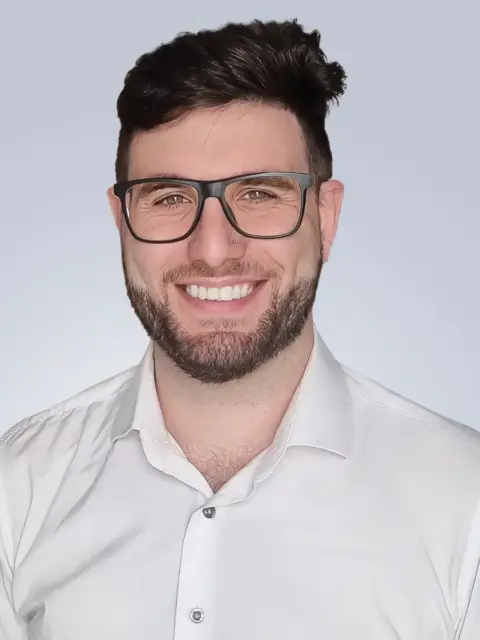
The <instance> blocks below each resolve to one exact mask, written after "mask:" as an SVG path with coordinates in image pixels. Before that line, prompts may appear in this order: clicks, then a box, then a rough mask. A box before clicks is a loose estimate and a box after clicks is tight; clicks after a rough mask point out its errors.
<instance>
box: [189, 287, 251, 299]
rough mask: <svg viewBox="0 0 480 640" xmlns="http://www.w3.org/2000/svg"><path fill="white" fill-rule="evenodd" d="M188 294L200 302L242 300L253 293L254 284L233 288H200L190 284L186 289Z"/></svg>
mask: <svg viewBox="0 0 480 640" xmlns="http://www.w3.org/2000/svg"><path fill="white" fill-rule="evenodd" d="M185 290H186V292H187V293H188V295H189V296H192V298H199V299H200V300H220V301H226V302H228V301H230V300H240V299H241V298H246V297H247V296H249V295H250V294H251V293H252V291H253V285H252V284H236V285H235V286H233V287H199V286H197V285H196V284H189V285H188V286H187V287H185Z"/></svg>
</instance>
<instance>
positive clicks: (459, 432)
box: [342, 366, 480, 459]
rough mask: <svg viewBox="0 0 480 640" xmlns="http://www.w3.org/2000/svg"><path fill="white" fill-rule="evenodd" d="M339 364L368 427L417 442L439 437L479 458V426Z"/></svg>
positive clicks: (357, 410)
mask: <svg viewBox="0 0 480 640" xmlns="http://www.w3.org/2000/svg"><path fill="white" fill-rule="evenodd" d="M342 368H343V371H344V373H345V374H346V377H347V382H348V387H349V390H350V395H351V397H352V401H353V405H354V408H355V410H356V412H357V415H358V416H359V419H360V421H362V419H363V420H364V421H365V420H366V421H367V423H368V425H367V424H366V425H365V426H367V428H368V427H370V428H371V429H372V430H375V431H385V432H388V433H389V435H390V436H394V435H398V437H404V438H412V439H414V440H415V439H417V443H416V444H419V445H421V444H422V440H428V441H431V440H432V439H433V440H435V439H438V440H439V441H444V442H446V443H449V444H450V446H452V447H453V446H455V445H458V446H459V447H461V448H463V449H464V450H469V451H471V452H472V455H474V456H478V457H479V459H480V431H479V430H477V429H475V428H472V427H470V426H468V425H465V424H462V423H460V422H457V421H456V420H454V419H452V418H448V417H446V416H443V415H441V414H439V413H436V412H435V411H432V410H431V409H428V408H427V407H425V406H422V405H421V404H418V403H416V402H414V401H413V400H410V399H408V398H405V397H404V396H402V395H400V394H399V393H396V392H395V391H392V390H391V389H388V388H386V387H385V386H383V385H381V384H379V383H378V382H376V381H374V380H372V379H370V378H368V377H367V376H365V375H362V374H360V373H358V372H356V371H353V370H352V369H349V368H348V367H345V366H342ZM478 427H479V428H480V424H479V425H478Z"/></svg>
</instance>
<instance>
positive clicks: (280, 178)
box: [139, 169, 289, 186]
mask: <svg viewBox="0 0 480 640" xmlns="http://www.w3.org/2000/svg"><path fill="white" fill-rule="evenodd" d="M257 173H289V172H288V171H281V170H280V169H279V170H278V171H275V170H272V169H258V170H257V171H249V172H248V173H245V174H237V175H235V176H226V177H225V178H217V179H213V180H198V178H188V177H187V176H185V175H181V174H179V173H175V172H174V171H168V172H167V171H156V172H148V173H146V174H145V175H143V176H142V177H140V178H139V180H153V179H155V178H161V179H162V180H164V179H167V180H168V179H169V178H171V179H172V180H190V181H192V182H217V181H218V182H221V181H222V180H230V179H231V178H242V177H243V176H244V175H246V176H248V175H251V174H257ZM245 180H248V181H249V182H250V181H252V182H253V181H254V180H257V181H258V182H261V181H264V180H272V181H275V180H278V186H282V185H285V184H286V182H287V180H288V178H285V177H284V176H278V177H275V176H270V177H265V176H259V177H256V176H255V175H253V176H252V177H251V178H245Z"/></svg>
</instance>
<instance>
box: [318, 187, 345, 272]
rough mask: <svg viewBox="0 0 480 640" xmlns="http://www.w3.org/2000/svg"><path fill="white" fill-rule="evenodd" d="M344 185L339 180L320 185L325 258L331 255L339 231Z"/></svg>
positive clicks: (319, 198)
mask: <svg viewBox="0 0 480 640" xmlns="http://www.w3.org/2000/svg"><path fill="white" fill-rule="evenodd" d="M343 194H344V186H343V184H342V183H341V182H339V181H338V180H328V181H327V182H324V183H323V184H322V185H321V187H320V193H319V197H318V214H319V217H320V228H321V230H322V243H323V259H324V261H325V262H326V261H327V260H328V258H329V256H330V251H331V249H332V245H333V241H334V240H335V235H336V233H337V227H338V218H339V217H340V211H341V209H342V202H343Z"/></svg>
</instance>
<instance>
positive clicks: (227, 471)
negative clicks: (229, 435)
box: [183, 443, 265, 492]
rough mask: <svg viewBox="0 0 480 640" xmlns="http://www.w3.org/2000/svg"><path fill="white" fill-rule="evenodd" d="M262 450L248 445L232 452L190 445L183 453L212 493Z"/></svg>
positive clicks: (230, 450) (262, 448)
mask: <svg viewBox="0 0 480 640" xmlns="http://www.w3.org/2000/svg"><path fill="white" fill-rule="evenodd" d="M264 448H265V447H260V446H258V445H254V444H253V443H250V444H245V445H242V446H239V447H237V448H235V449H233V450H232V449H229V450H226V449H219V448H214V447H200V446H199V445H197V444H195V443H191V444H188V445H187V446H186V447H185V448H184V449H183V451H184V454H185V456H186V457H187V459H188V460H189V461H190V462H191V463H192V464H193V466H194V467H196V468H197V469H198V470H199V471H200V473H201V474H202V475H203V477H204V478H205V480H206V481H207V482H208V484H209V486H210V487H211V489H212V491H214V492H217V491H218V490H219V489H221V487H223V485H225V484H226V483H227V482H228V481H229V480H230V479H231V478H233V476H235V475H236V474H237V473H238V472H239V471H241V470H242V469H243V468H245V467H246V466H247V465H248V464H250V462H252V460H254V459H255V458H256V457H257V455H258V454H259V453H261V451H262V450H264Z"/></svg>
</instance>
